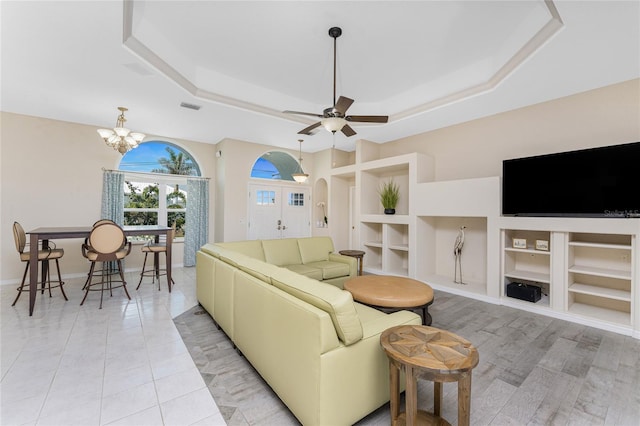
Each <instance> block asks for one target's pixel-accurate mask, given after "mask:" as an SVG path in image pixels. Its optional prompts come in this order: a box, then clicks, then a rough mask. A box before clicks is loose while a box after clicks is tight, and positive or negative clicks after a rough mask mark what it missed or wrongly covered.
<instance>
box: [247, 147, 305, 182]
mask: <svg viewBox="0 0 640 426" xmlns="http://www.w3.org/2000/svg"><path fill="white" fill-rule="evenodd" d="M300 170H301V167H300V163H298V160H296V159H295V158H293V157H292V156H291V154H288V153H286V152H281V151H269V152H266V153H264V154H263V155H261V156H260V157H259V158H258V159H257V160H256V162H255V163H254V164H253V167H252V168H251V177H252V178H261V179H275V180H288V181H293V180H294V179H293V176H292V174H293V173H297V172H300Z"/></svg>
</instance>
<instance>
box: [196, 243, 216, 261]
mask: <svg viewBox="0 0 640 426" xmlns="http://www.w3.org/2000/svg"><path fill="white" fill-rule="evenodd" d="M200 251H202V252H204V253H206V254H210V255H211V256H213V257H215V258H217V259H220V247H219V246H217V245H216V244H211V243H207V244H205V245H203V246H202V247H200Z"/></svg>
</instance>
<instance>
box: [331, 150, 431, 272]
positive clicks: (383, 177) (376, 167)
mask: <svg viewBox="0 0 640 426" xmlns="http://www.w3.org/2000/svg"><path fill="white" fill-rule="evenodd" d="M373 145H376V144H373ZM373 145H371V144H370V143H367V142H365V141H359V142H358V146H359V149H360V154H359V155H356V163H355V164H349V165H346V166H341V167H337V168H334V169H333V171H332V180H331V182H332V189H334V188H335V192H333V191H332V194H331V195H332V204H333V205H336V204H342V205H343V206H344V204H345V203H344V198H343V197H344V194H345V193H346V192H347V191H346V189H345V187H346V185H353V186H355V188H356V191H355V205H354V206H353V208H354V210H355V212H354V216H355V218H356V219H355V223H354V224H352V225H351V229H348V228H347V227H345V226H344V224H343V226H342V229H345V230H348V232H353V233H354V234H355V238H353V240H354V243H353V247H351V248H355V249H360V250H363V251H364V252H365V255H364V258H363V268H364V270H365V271H366V272H369V273H375V274H389V275H401V276H414V275H415V268H416V264H415V250H416V238H415V237H416V236H415V228H416V226H415V213H414V203H415V195H414V192H415V188H416V185H417V184H418V183H420V182H423V181H427V180H433V161H432V159H431V158H429V157H427V156H425V155H422V154H418V153H412V154H406V155H400V156H396V157H391V158H378V157H377V154H376V149H377V148H376V147H375V146H373ZM388 181H393V182H394V183H395V184H397V185H398V188H399V190H400V198H399V201H398V205H397V206H396V209H395V214H384V209H383V207H382V204H381V203H380V197H379V194H378V191H379V189H380V187H381V186H382V184H383V183H384V182H388ZM334 197H335V198H334ZM340 200H342V201H340ZM338 232H340V231H338Z"/></svg>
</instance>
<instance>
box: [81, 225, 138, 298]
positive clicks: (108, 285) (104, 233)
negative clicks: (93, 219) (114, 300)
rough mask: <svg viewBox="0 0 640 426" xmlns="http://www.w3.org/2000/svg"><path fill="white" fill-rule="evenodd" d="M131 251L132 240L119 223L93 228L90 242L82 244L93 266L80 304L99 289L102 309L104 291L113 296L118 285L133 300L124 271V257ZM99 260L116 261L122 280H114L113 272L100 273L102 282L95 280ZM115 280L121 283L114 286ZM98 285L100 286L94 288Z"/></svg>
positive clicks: (84, 253) (83, 251)
mask: <svg viewBox="0 0 640 426" xmlns="http://www.w3.org/2000/svg"><path fill="white" fill-rule="evenodd" d="M130 252H131V242H129V241H127V240H126V238H125V235H124V231H123V230H122V228H121V227H120V226H118V225H117V224H115V223H113V222H106V223H101V224H99V225H97V226H95V227H94V228H93V229H92V230H91V233H90V234H89V238H88V244H83V245H82V254H83V256H85V257H86V258H87V259H89V260H90V261H91V268H90V269H89V279H88V281H87V283H86V285H85V294H84V297H83V298H82V302H80V305H83V304H84V301H85V300H86V299H87V296H88V295H89V292H90V291H99V292H100V309H102V299H103V296H104V292H105V291H106V290H109V295H110V296H113V289H114V288H118V287H122V288H123V289H124V292H125V294H126V295H127V298H128V299H129V300H131V296H129V292H128V291H127V282H126V281H125V279H124V274H123V272H122V259H124V258H125V257H127V256H128V255H129V253H130ZM98 262H102V264H103V266H104V264H105V262H116V263H117V265H118V272H119V275H120V280H114V279H113V274H105V273H102V274H100V282H93V278H94V274H95V269H96V263H98ZM103 269H104V268H103ZM114 282H116V283H117V282H119V283H120V285H117V286H114V285H113V283H114ZM97 286H99V287H100V288H92V287H97Z"/></svg>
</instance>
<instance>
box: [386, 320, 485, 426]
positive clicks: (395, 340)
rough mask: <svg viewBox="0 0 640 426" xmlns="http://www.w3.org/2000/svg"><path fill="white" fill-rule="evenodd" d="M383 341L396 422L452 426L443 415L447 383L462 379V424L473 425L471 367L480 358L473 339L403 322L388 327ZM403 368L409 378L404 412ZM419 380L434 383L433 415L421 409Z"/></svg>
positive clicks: (460, 410) (400, 423) (393, 423)
mask: <svg viewBox="0 0 640 426" xmlns="http://www.w3.org/2000/svg"><path fill="white" fill-rule="evenodd" d="M380 344H381V345H382V348H383V349H384V351H385V353H386V354H387V357H388V358H389V382H390V391H391V392H390V396H391V398H390V402H391V404H390V405H391V424H392V425H402V424H406V425H414V424H425V423H426V424H437V425H448V424H449V423H448V422H447V421H446V420H444V419H443V418H442V417H440V408H441V404H442V383H445V382H458V425H460V426H468V425H469V418H470V414H471V370H472V369H473V368H474V367H475V366H476V365H478V360H479V355H478V350H477V349H476V348H475V347H474V346H473V345H472V344H471V342H469V341H468V340H465V339H463V338H462V337H460V336H457V335H455V334H453V333H450V332H448V331H444V330H440V329H438V328H434V327H427V326H424V325H400V326H396V327H391V328H389V329H387V330H385V331H384V332H383V333H382V335H380ZM401 369H403V370H404V372H405V379H406V384H405V399H406V404H405V405H406V407H405V412H404V413H399V401H400V383H399V380H400V379H399V377H400V370H401ZM417 379H424V380H430V381H432V382H433V414H432V413H427V412H426V411H422V410H418V395H417V393H418V392H417V391H418V386H417Z"/></svg>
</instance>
